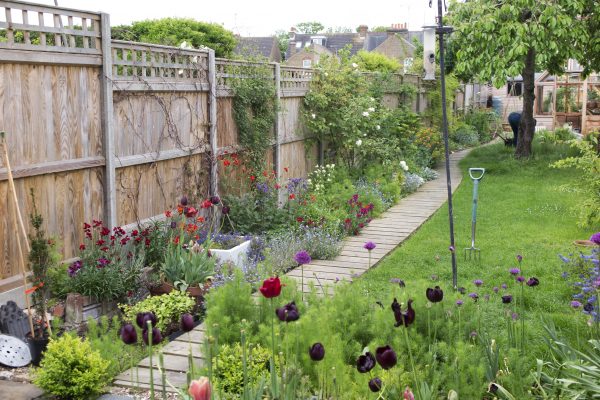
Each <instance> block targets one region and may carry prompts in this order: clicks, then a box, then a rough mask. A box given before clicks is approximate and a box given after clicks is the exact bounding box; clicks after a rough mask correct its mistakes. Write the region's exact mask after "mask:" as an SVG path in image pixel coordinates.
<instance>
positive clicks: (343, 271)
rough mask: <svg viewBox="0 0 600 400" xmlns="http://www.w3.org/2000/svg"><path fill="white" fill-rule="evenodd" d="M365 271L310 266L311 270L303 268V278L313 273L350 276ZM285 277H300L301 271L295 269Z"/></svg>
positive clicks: (362, 269) (364, 269)
mask: <svg viewBox="0 0 600 400" xmlns="http://www.w3.org/2000/svg"><path fill="white" fill-rule="evenodd" d="M363 271H366V268H361V269H356V268H345V267H332V266H328V267H322V266H311V268H306V267H305V268H304V276H306V274H307V273H310V274H312V273H313V272H317V273H319V272H331V273H336V274H339V275H348V276H350V275H352V274H354V273H357V272H358V273H360V272H363ZM286 275H290V276H293V275H296V276H301V275H302V271H300V268H296V269H293V270H291V271H290V272H288V273H287V274H286Z"/></svg>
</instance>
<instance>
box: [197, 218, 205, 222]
mask: <svg viewBox="0 0 600 400" xmlns="http://www.w3.org/2000/svg"><path fill="white" fill-rule="evenodd" d="M196 221H197V222H200V223H202V222H204V217H198V218H196Z"/></svg>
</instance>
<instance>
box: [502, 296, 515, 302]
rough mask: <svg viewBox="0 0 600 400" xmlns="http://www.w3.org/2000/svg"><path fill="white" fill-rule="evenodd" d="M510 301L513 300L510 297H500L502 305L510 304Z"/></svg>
mask: <svg viewBox="0 0 600 400" xmlns="http://www.w3.org/2000/svg"><path fill="white" fill-rule="evenodd" d="M512 299H513V297H512V295H510V294H505V295H504V296H502V303H504V304H510V303H512Z"/></svg>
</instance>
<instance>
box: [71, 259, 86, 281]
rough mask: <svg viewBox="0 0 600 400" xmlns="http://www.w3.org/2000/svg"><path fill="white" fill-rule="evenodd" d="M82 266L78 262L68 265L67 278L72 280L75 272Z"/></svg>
mask: <svg viewBox="0 0 600 400" xmlns="http://www.w3.org/2000/svg"><path fill="white" fill-rule="evenodd" d="M82 266H83V264H82V263H81V261H80V260H77V261H75V262H74V263H73V264H71V265H69V269H68V272H69V276H70V277H71V278H72V277H74V276H75V275H76V274H77V272H78V271H79V270H80V269H81V267H82Z"/></svg>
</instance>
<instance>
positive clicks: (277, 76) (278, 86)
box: [273, 63, 284, 205]
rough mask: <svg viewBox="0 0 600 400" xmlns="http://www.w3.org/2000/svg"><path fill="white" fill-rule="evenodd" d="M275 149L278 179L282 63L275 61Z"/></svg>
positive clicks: (280, 200) (279, 173) (280, 198)
mask: <svg viewBox="0 0 600 400" xmlns="http://www.w3.org/2000/svg"><path fill="white" fill-rule="evenodd" d="M275 96H276V103H275V107H276V108H275V126H274V129H275V149H274V150H275V151H274V154H273V163H274V164H275V174H276V176H277V180H278V181H279V180H280V179H281V169H282V168H281V133H282V132H281V121H280V116H281V64H279V63H275ZM278 201H279V205H282V204H283V202H284V200H283V191H280V192H279V199H278Z"/></svg>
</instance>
